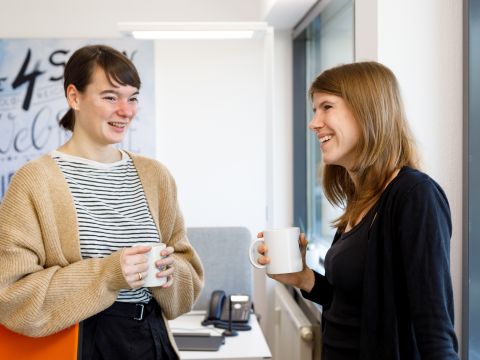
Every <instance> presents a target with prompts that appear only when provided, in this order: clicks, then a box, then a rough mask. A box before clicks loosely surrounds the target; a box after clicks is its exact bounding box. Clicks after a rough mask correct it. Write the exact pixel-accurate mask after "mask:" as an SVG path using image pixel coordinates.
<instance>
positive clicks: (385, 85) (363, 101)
mask: <svg viewBox="0 0 480 360" xmlns="http://www.w3.org/2000/svg"><path fill="white" fill-rule="evenodd" d="M314 93H328V94H333V95H336V96H340V97H341V98H342V99H343V100H344V101H345V102H346V104H347V106H348V107H349V109H350V111H351V112H352V114H353V116H354V118H355V119H356V121H358V123H359V125H360V129H361V138H360V140H359V143H358V146H357V148H356V155H357V161H356V163H355V165H354V167H353V168H352V169H349V170H350V171H353V172H354V173H355V177H356V183H355V184H354V183H353V181H352V179H351V177H350V175H349V173H348V172H347V169H345V168H344V167H341V166H338V165H324V169H323V172H322V173H323V175H322V177H323V179H322V181H323V187H324V192H325V195H326V197H327V199H328V201H329V202H330V203H332V204H333V205H336V206H339V207H342V208H344V210H345V211H344V213H343V214H342V215H341V216H340V217H339V218H338V219H336V220H335V221H334V222H333V225H334V226H335V227H337V228H338V229H339V230H341V231H343V230H344V229H345V227H346V226H347V225H348V224H349V223H352V224H353V223H355V221H356V220H357V219H358V218H359V217H360V215H361V214H362V213H363V212H364V211H365V210H366V209H369V208H370V207H372V206H373V205H374V204H375V203H376V202H377V200H378V199H379V198H380V195H381V193H382V190H383V189H384V188H385V186H386V184H387V183H388V181H389V179H390V178H391V176H392V174H393V173H394V172H395V170H397V169H400V168H401V167H402V166H405V165H407V166H410V167H413V168H416V167H418V156H417V151H416V146H415V142H414V140H413V137H412V135H411V132H410V129H409V126H408V123H407V120H406V116H405V111H404V108H403V103H402V99H401V96H400V90H399V86H398V82H397V79H396V78H395V75H394V74H393V72H392V71H391V70H390V69H388V68H387V67H386V66H384V65H382V64H379V63H377V62H358V63H352V64H346V65H341V66H337V67H334V68H331V69H328V70H326V71H324V72H322V73H321V74H320V75H319V76H318V77H317V78H316V79H315V80H314V81H313V83H312V85H311V86H310V90H309V95H310V97H311V98H312V97H313V94H314Z"/></svg>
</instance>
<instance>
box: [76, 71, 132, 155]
mask: <svg viewBox="0 0 480 360" xmlns="http://www.w3.org/2000/svg"><path fill="white" fill-rule="evenodd" d="M67 99H68V102H69V104H70V106H71V107H72V108H73V109H74V111H75V125H74V129H73V135H72V139H73V140H74V141H76V142H82V143H83V144H88V145H90V146H93V147H97V148H98V147H105V146H109V145H112V144H116V143H119V142H121V141H122V140H123V138H124V136H125V133H126V131H127V129H128V127H129V126H130V123H131V121H132V120H133V118H134V117H135V115H136V113H137V102H138V89H137V88H136V87H133V86H130V85H120V84H118V83H115V82H113V83H111V82H110V81H109V79H108V78H107V76H106V74H105V71H104V70H103V69H102V68H100V67H98V66H97V67H96V68H95V70H94V71H93V73H92V77H91V81H90V83H89V84H88V85H87V87H86V88H85V91H83V92H80V91H78V89H76V88H75V86H74V85H72V84H71V85H69V86H68V88H67Z"/></svg>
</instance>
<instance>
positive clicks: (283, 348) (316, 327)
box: [272, 283, 321, 360]
mask: <svg viewBox="0 0 480 360" xmlns="http://www.w3.org/2000/svg"><path fill="white" fill-rule="evenodd" d="M320 337H321V331H320V324H318V322H316V321H313V322H312V321H310V320H309V319H308V318H307V316H306V315H305V314H304V312H303V311H302V309H300V307H299V306H298V304H297V303H296V302H295V300H294V299H293V297H292V294H291V293H289V292H288V290H287V289H286V288H285V286H283V285H282V284H278V283H277V284H276V285H275V339H274V347H273V354H272V355H273V360H317V359H320V351H321V350H320V348H321V346H320V341H321V338H320Z"/></svg>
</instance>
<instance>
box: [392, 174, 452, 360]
mask: <svg viewBox="0 0 480 360" xmlns="http://www.w3.org/2000/svg"><path fill="white" fill-rule="evenodd" d="M399 203H400V206H398V207H397V211H396V212H395V213H396V219H397V221H398V223H397V224H398V227H397V229H398V241H399V246H400V249H401V254H402V256H401V259H402V260H401V261H402V265H403V271H404V278H405V283H406V289H405V291H406V298H407V299H408V311H409V313H410V316H411V318H412V321H413V329H414V333H415V340H416V344H417V347H418V349H419V351H420V354H421V357H422V359H458V355H457V350H458V345H457V340H456V336H455V332H454V326H453V322H454V309H453V291H452V282H451V278H450V236H451V231H452V230H451V229H452V227H451V219H450V209H449V205H448V201H447V198H446V196H445V194H444V193H443V191H442V189H441V188H440V187H439V186H438V185H437V184H436V183H435V182H433V180H431V179H428V180H424V181H421V182H419V183H417V184H416V185H415V186H414V187H413V188H411V189H410V191H408V192H407V193H406V194H405V195H404V196H403V198H402V201H400V202H399ZM405 305H407V304H405Z"/></svg>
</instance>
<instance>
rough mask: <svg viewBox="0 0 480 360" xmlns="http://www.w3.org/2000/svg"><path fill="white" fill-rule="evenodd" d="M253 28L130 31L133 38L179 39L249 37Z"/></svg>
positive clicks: (251, 35)
mask: <svg viewBox="0 0 480 360" xmlns="http://www.w3.org/2000/svg"><path fill="white" fill-rule="evenodd" d="M253 34H254V32H253V30H231V31H228V30H225V31H218V30H210V31H206V30H202V31H198V30H196V31H168V30H162V31H159V30H157V31H155V30H153V31H152V30H140V31H138V30H137V31H135V30H134V31H132V35H133V37H134V38H135V39H164V40H168V39H171V40H181V39H191V40H200V39H251V38H252V37H253Z"/></svg>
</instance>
